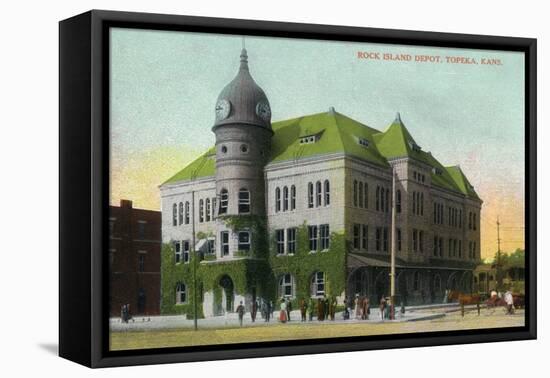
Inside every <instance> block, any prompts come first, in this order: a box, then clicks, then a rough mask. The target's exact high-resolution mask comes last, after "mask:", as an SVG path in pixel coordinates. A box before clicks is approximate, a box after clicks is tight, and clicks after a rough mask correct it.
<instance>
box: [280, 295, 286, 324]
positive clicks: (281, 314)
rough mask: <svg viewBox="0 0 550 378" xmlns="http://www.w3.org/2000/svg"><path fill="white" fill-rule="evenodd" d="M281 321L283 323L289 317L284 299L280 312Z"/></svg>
mask: <svg viewBox="0 0 550 378" xmlns="http://www.w3.org/2000/svg"><path fill="white" fill-rule="evenodd" d="M279 321H280V322H281V323H286V321H287V318H286V303H285V300H284V299H283V300H282V301H281V312H280V313H279Z"/></svg>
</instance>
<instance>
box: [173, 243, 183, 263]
mask: <svg viewBox="0 0 550 378" xmlns="http://www.w3.org/2000/svg"><path fill="white" fill-rule="evenodd" d="M174 253H175V256H176V264H177V263H179V262H181V259H182V254H181V244H180V242H179V241H175V242H174Z"/></svg>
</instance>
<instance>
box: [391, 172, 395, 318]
mask: <svg viewBox="0 0 550 378" xmlns="http://www.w3.org/2000/svg"><path fill="white" fill-rule="evenodd" d="M395 175H396V172H395V168H394V167H392V195H391V263H390V302H391V303H390V319H391V320H394V319H395V247H396V245H395V244H396V240H395V239H396V228H395V218H396V209H395V205H396V203H395V201H396V190H395V185H396V183H395Z"/></svg>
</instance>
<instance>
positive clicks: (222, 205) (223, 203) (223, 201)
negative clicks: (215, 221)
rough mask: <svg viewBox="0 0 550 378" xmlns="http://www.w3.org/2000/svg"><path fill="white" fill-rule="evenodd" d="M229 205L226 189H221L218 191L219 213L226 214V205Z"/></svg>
mask: <svg viewBox="0 0 550 378" xmlns="http://www.w3.org/2000/svg"><path fill="white" fill-rule="evenodd" d="M228 206H229V194H228V193H227V189H225V188H224V189H222V190H221V191H220V211H219V213H220V214H227V207H228Z"/></svg>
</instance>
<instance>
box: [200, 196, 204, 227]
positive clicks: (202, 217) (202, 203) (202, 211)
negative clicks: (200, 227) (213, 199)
mask: <svg viewBox="0 0 550 378" xmlns="http://www.w3.org/2000/svg"><path fill="white" fill-rule="evenodd" d="M202 222H204V200H202V199H201V200H199V223H202Z"/></svg>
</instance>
